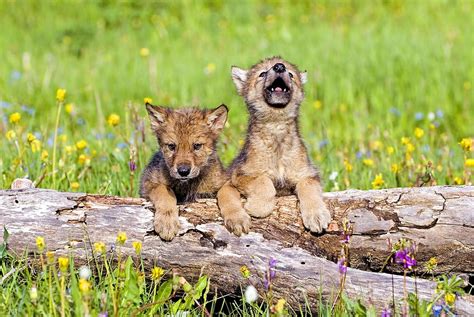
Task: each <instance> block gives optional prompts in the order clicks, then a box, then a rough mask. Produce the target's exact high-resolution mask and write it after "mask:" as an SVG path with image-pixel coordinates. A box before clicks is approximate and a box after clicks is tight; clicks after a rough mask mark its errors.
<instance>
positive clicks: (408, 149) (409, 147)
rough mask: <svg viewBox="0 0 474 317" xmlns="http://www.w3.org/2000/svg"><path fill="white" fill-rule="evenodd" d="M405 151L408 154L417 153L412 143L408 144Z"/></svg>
mask: <svg viewBox="0 0 474 317" xmlns="http://www.w3.org/2000/svg"><path fill="white" fill-rule="evenodd" d="M405 149H406V151H407V152H408V153H411V152H413V151H415V146H414V145H413V144H411V143H407V144H406V146H405Z"/></svg>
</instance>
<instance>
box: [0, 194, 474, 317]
mask: <svg viewBox="0 0 474 317" xmlns="http://www.w3.org/2000/svg"><path fill="white" fill-rule="evenodd" d="M324 197H325V200H326V202H327V204H328V206H329V208H330V210H331V211H332V213H333V216H334V222H333V224H332V225H331V228H332V229H331V231H329V232H328V233H326V234H323V235H320V236H315V235H312V234H310V233H309V232H307V231H305V230H304V227H303V225H302V223H301V220H300V217H299V215H298V213H297V200H296V198H295V197H294V196H287V197H281V198H279V199H278V202H277V206H276V209H275V211H274V213H273V214H272V215H271V216H270V217H269V218H266V219H253V220H252V232H251V233H250V234H249V235H246V236H244V237H242V238H238V237H235V236H233V235H231V234H229V232H228V231H227V230H226V229H225V228H224V227H223V226H222V219H221V217H220V216H219V212H218V209H217V207H216V204H215V200H213V199H201V200H198V201H197V202H196V203H193V204H188V205H183V206H180V209H181V211H180V222H181V231H180V234H179V236H178V237H177V238H176V239H175V240H173V241H172V242H170V243H167V242H163V241H161V240H160V239H159V237H157V236H156V235H155V234H154V233H153V225H152V217H153V214H152V212H151V208H150V205H149V203H147V202H145V201H143V200H142V199H138V198H121V197H113V196H101V195H87V194H81V193H62V192H56V191H51V190H39V189H31V190H20V191H12V190H9V191H0V216H1V218H0V226H2V227H3V225H5V226H6V227H7V228H8V230H9V231H10V232H11V239H10V244H9V246H10V249H12V250H14V251H16V252H18V253H20V254H21V252H22V251H23V250H25V249H27V250H30V251H31V250H34V249H35V237H36V236H38V235H42V236H44V237H45V238H46V242H47V246H48V249H50V250H55V251H56V252H57V254H65V253H68V252H73V253H74V254H75V255H76V256H77V257H78V258H83V259H84V258H85V254H86V252H90V250H88V248H89V244H88V243H87V239H86V236H88V237H90V240H91V241H92V242H95V241H104V242H105V243H106V244H108V245H111V244H113V243H114V242H115V238H116V234H117V232H118V231H125V232H127V235H128V238H129V242H128V243H127V244H126V246H125V247H124V248H123V249H122V250H123V252H125V253H127V254H133V249H132V247H131V243H130V241H134V240H139V241H142V242H143V256H144V258H145V262H146V263H147V264H148V266H151V265H153V264H154V263H157V264H158V265H161V266H163V267H166V268H177V269H179V270H180V271H181V272H182V273H183V274H185V275H186V276H191V277H192V276H196V275H198V274H199V272H200V270H201V268H203V270H204V271H205V272H206V273H208V274H210V275H211V279H212V280H214V283H215V284H216V285H218V287H219V289H220V290H221V291H223V292H239V290H238V287H239V285H240V283H245V281H243V280H242V278H240V273H239V268H240V267H241V266H242V265H244V264H245V265H247V266H249V267H250V268H251V269H252V267H254V268H255V269H257V270H264V268H265V265H266V262H267V261H268V259H269V258H270V257H274V258H276V259H277V260H278V265H277V271H278V275H277V276H278V278H277V279H276V280H275V283H276V285H275V290H276V293H277V295H278V294H280V295H285V296H286V297H288V298H289V299H290V300H291V301H292V302H293V303H295V302H297V301H301V299H302V298H303V293H304V294H306V295H307V296H309V297H310V298H311V301H312V302H315V301H317V295H318V292H319V287H320V285H322V286H323V295H324V296H330V293H331V292H333V291H335V290H336V289H337V285H338V283H339V278H338V271H337V265H336V264H335V263H334V262H335V261H336V260H337V256H338V254H339V250H340V242H339V240H340V233H339V232H338V228H340V225H341V220H342V219H343V218H347V219H349V220H350V221H351V222H352V223H353V228H354V235H353V236H352V238H351V259H350V264H351V268H350V269H349V270H348V275H347V284H346V290H347V292H348V293H349V295H354V296H357V294H359V295H360V296H362V295H364V298H366V299H368V298H370V300H371V301H372V302H374V303H376V304H377V305H378V306H384V305H386V304H387V300H388V298H391V294H392V290H391V285H392V277H391V275H388V274H384V273H372V272H370V271H379V270H380V269H381V268H382V266H383V263H384V262H385V260H386V258H387V256H389V254H390V253H389V251H388V250H387V239H390V240H391V241H392V242H395V241H397V240H398V239H399V238H401V237H405V238H410V239H413V240H415V241H416V242H417V243H418V255H417V259H418V260H419V262H420V264H423V262H424V261H427V260H428V259H429V258H430V257H432V256H436V257H437V258H438V261H439V266H438V268H439V269H438V273H441V272H457V273H465V274H468V275H471V276H472V275H473V274H474V263H473V259H474V187H472V186H471V187H469V186H461V187H440V186H438V187H426V188H397V189H389V190H377V191H357V190H348V191H343V192H333V193H326V194H325V195H324ZM86 232H87V235H86ZM385 271H386V272H395V273H399V272H400V268H399V267H397V266H388V267H386V268H385ZM418 272H419V273H423V267H422V265H421V266H420V267H419V270H418ZM394 283H395V288H396V289H395V290H394V292H395V297H397V298H400V297H401V296H403V294H402V293H403V291H402V290H403V287H402V284H401V283H402V277H400V276H395V277H394ZM408 284H409V286H408V288H409V289H410V288H411V289H413V287H414V284H413V280H412V279H410V281H409V283H408ZM417 284H418V285H417V286H418V292H419V293H420V295H421V296H422V297H424V298H427V297H429V296H431V294H432V291H433V289H434V284H433V283H432V282H430V281H427V280H422V279H418V281H417ZM294 290H296V291H294ZM459 305H460V306H459V307H458V308H459V309H460V312H466V311H472V309H473V307H472V305H471V304H469V302H467V301H464V300H461V301H460V302H459Z"/></svg>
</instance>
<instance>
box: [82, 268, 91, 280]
mask: <svg viewBox="0 0 474 317" xmlns="http://www.w3.org/2000/svg"><path fill="white" fill-rule="evenodd" d="M91 275H92V272H91V269H90V268H89V267H88V266H85V265H83V266H81V267H80V268H79V277H80V278H83V279H85V280H88V279H89V278H90V277H91Z"/></svg>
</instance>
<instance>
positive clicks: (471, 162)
mask: <svg viewBox="0 0 474 317" xmlns="http://www.w3.org/2000/svg"><path fill="white" fill-rule="evenodd" d="M464 165H465V166H466V167H474V159H472V158H471V159H466V161H465V162H464Z"/></svg>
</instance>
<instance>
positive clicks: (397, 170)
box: [390, 163, 400, 174]
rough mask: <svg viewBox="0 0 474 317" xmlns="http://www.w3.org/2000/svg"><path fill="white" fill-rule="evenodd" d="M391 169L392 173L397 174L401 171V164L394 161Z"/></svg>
mask: <svg viewBox="0 0 474 317" xmlns="http://www.w3.org/2000/svg"><path fill="white" fill-rule="evenodd" d="M390 170H391V171H392V173H394V174H397V173H398V172H400V166H399V165H398V164H397V163H393V164H392V166H390Z"/></svg>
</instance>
